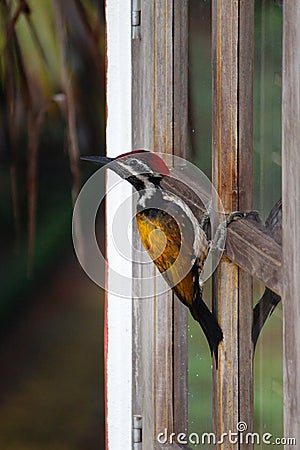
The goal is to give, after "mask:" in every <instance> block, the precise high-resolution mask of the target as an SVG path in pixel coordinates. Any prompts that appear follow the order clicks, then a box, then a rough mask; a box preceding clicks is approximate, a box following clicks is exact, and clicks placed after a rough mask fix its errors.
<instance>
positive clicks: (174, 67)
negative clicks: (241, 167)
mask: <svg viewBox="0 0 300 450" xmlns="http://www.w3.org/2000/svg"><path fill="white" fill-rule="evenodd" d="M187 4H188V2H187V1H186V0H184V1H182V2H177V1H174V0H156V1H155V2H148V1H146V0H142V1H141V26H140V33H141V38H140V39H139V38H137V39H133V41H132V74H133V85H132V92H133V96H132V117H133V148H136V149H139V148H140V149H149V150H153V151H157V152H161V153H168V154H175V155H178V156H184V152H185V151H186V147H187V67H188V66H187ZM134 240H135V248H138V247H139V245H140V241H139V236H138V233H137V231H136V232H135V236H134ZM154 271H156V269H155V268H154V265H153V263H152V262H151V263H150V265H149V266H148V267H145V265H143V266H141V265H140V264H136V265H134V275H135V276H140V277H141V280H136V281H134V291H135V294H138V295H139V296H140V297H141V298H140V299H138V300H134V302H133V391H134V392H133V414H140V415H142V416H143V448H144V447H145V448H154V446H155V442H154V441H155V439H156V437H157V434H158V433H160V432H163V431H164V429H165V428H167V429H168V432H169V433H171V432H173V431H177V432H184V431H185V430H186V429H187V339H186V327H187V313H186V311H185V310H184V308H183V306H182V305H181V304H180V303H179V302H178V301H177V299H174V302H173V301H172V293H170V292H167V293H165V294H163V295H157V294H156V292H157V290H158V288H159V287H160V283H164V282H163V281H156V284H154V285H153V292H152V298H147V299H145V298H144V299H143V294H147V295H148V296H149V292H147V293H145V292H143V280H142V278H143V277H147V276H153V273H154ZM174 398H175V402H174Z"/></svg>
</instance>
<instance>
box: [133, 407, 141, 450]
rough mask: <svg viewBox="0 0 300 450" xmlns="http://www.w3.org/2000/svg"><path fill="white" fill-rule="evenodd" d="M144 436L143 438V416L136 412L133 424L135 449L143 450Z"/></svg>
mask: <svg viewBox="0 0 300 450" xmlns="http://www.w3.org/2000/svg"><path fill="white" fill-rule="evenodd" d="M142 438H143V418H142V416H139V415H137V414H135V415H134V416H133V425H132V442H133V450H142V445H143V444H142Z"/></svg>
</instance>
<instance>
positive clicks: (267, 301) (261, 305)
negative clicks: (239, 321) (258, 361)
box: [252, 288, 281, 347]
mask: <svg viewBox="0 0 300 450" xmlns="http://www.w3.org/2000/svg"><path fill="white" fill-rule="evenodd" d="M280 300H281V298H280V296H279V295H277V294H275V292H273V291H271V289H268V288H266V289H265V292H264V294H263V296H262V298H261V299H260V300H259V302H258V303H257V304H256V305H255V308H254V311H253V327H252V342H253V345H254V347H255V345H256V342H257V339H258V336H259V334H260V332H261V330H262V327H263V326H264V324H265V322H266V320H267V318H268V317H269V316H270V315H271V314H272V312H273V311H274V309H275V308H276V306H277V305H278V303H279V302H280Z"/></svg>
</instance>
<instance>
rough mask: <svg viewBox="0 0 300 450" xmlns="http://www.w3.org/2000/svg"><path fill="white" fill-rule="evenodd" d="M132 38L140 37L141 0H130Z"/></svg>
mask: <svg viewBox="0 0 300 450" xmlns="http://www.w3.org/2000/svg"><path fill="white" fill-rule="evenodd" d="M131 28H132V39H140V37H141V0H132V10H131Z"/></svg>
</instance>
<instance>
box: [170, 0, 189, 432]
mask: <svg viewBox="0 0 300 450" xmlns="http://www.w3.org/2000/svg"><path fill="white" fill-rule="evenodd" d="M173 30H174V31H173V33H174V42H173V46H174V47H173V48H174V61H173V64H174V66H173V78H174V92H173V95H174V97H173V102H174V103H173V127H174V128H173V153H174V155H176V156H179V157H181V158H186V157H187V148H188V130H187V128H188V126H187V125H188V123H187V120H188V1H187V0H184V1H180V2H178V1H175V2H174V27H173ZM187 324H188V311H187V308H185V306H184V305H183V304H182V303H181V302H180V301H179V300H178V299H177V298H176V297H175V296H174V318H173V330H174V331H173V345H174V359H173V374H174V378H173V384H174V393H173V395H174V397H173V402H174V403H173V406H174V415H173V420H174V424H173V425H174V432H175V433H187V431H188V430H187V428H188V372H187V369H188V335H187Z"/></svg>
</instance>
